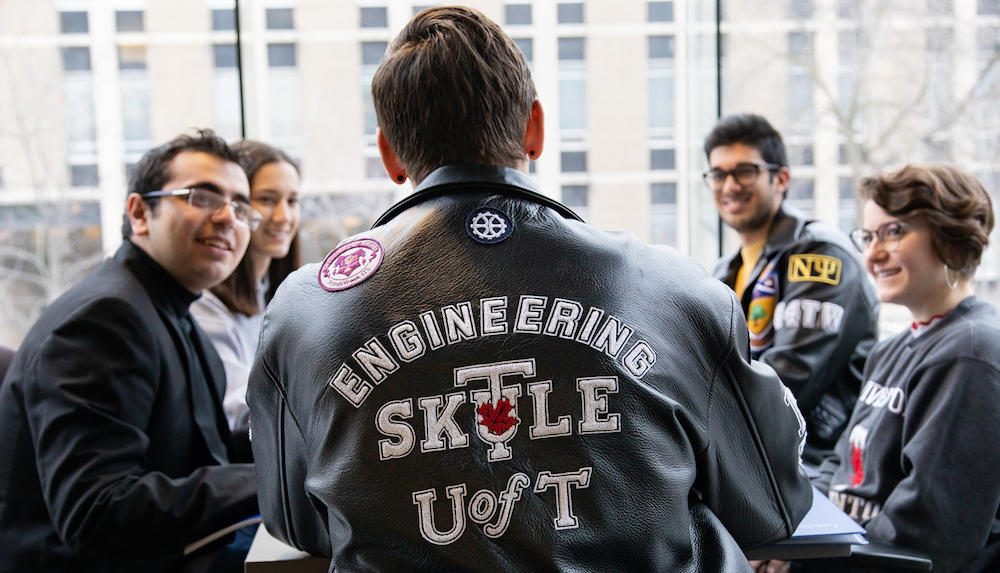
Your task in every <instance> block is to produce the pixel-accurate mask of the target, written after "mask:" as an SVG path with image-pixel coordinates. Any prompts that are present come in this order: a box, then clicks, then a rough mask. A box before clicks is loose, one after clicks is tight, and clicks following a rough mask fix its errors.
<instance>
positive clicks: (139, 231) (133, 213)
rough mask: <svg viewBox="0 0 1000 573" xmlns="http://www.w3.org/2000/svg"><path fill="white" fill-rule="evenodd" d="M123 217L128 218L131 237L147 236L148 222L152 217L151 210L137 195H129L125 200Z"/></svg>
mask: <svg viewBox="0 0 1000 573" xmlns="http://www.w3.org/2000/svg"><path fill="white" fill-rule="evenodd" d="M125 215H126V216H128V223H129V225H131V226H132V234H133V235H137V236H143V235H148V234H149V220H150V219H151V218H152V217H153V208H152V207H150V206H149V204H148V203H146V201H144V200H143V198H142V196H140V195H139V194H138V193H130V194H129V196H128V198H127V199H126V200H125Z"/></svg>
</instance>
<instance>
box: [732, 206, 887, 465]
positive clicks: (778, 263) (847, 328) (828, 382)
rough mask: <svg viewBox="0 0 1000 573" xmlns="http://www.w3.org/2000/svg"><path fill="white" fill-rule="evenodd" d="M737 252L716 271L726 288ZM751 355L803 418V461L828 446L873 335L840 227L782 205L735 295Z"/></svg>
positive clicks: (863, 286) (868, 303) (819, 456)
mask: <svg viewBox="0 0 1000 573" xmlns="http://www.w3.org/2000/svg"><path fill="white" fill-rule="evenodd" d="M742 264H743V258H742V257H741V256H740V253H739V251H737V252H736V253H735V254H733V255H732V256H730V257H726V258H724V259H723V260H721V261H720V262H719V264H718V266H717V267H716V268H715V272H714V275H715V278H717V279H719V280H721V281H722V282H724V283H726V284H727V285H729V286H730V287H732V286H733V285H734V284H735V283H736V273H737V272H738V271H739V269H740V266H741V265H742ZM741 302H742V306H743V312H744V313H745V316H746V317H747V324H748V325H749V327H750V339H751V340H750V344H751V356H752V357H753V358H756V359H758V360H761V361H763V362H765V363H766V364H768V365H769V366H771V367H772V368H774V370H775V371H776V372H777V373H778V376H779V377H781V381H782V382H784V383H785V385H786V386H788V387H789V388H791V390H792V393H793V394H795V397H796V399H797V400H798V403H799V408H800V409H801V410H802V413H803V415H804V416H805V418H806V427H807V428H808V431H809V436H808V438H807V441H806V451H805V457H806V460H807V461H809V462H811V463H813V464H816V465H818V464H819V463H820V462H822V461H823V458H824V457H825V456H826V455H828V454H830V453H832V449H833V445H834V444H835V443H836V442H837V438H838V437H839V436H840V434H841V433H842V432H843V431H844V428H845V427H846V426H847V419H848V418H849V417H850V415H851V411H852V410H853V408H854V402H855V401H856V400H857V397H858V393H859V392H860V390H861V380H862V375H861V373H862V370H863V368H864V365H865V358H866V357H867V356H868V353H869V352H870V351H871V348H872V346H873V345H874V344H875V342H876V340H877V338H878V299H877V298H876V295H875V285H874V284H873V283H872V281H871V279H870V277H869V276H868V273H867V272H866V271H865V269H864V267H863V266H862V264H861V260H860V257H859V256H858V252H857V249H856V248H855V247H854V245H852V244H851V242H850V240H849V239H848V238H847V237H846V236H845V235H844V234H843V233H842V232H840V231H839V230H837V229H834V228H832V227H830V226H829V225H826V224H825V223H822V222H819V221H815V220H812V219H809V218H807V217H806V216H805V215H804V214H803V213H802V212H800V211H798V210H796V209H794V208H792V207H790V206H788V205H782V206H781V209H780V210H779V211H778V213H777V215H775V218H774V221H773V223H772V224H771V232H770V234H769V235H768V238H767V244H766V245H765V246H764V251H763V252H762V253H761V255H760V259H758V261H757V264H756V266H755V267H754V269H753V271H752V272H751V273H750V277H749V280H748V281H747V287H746V290H745V291H744V292H743V297H742V301H741Z"/></svg>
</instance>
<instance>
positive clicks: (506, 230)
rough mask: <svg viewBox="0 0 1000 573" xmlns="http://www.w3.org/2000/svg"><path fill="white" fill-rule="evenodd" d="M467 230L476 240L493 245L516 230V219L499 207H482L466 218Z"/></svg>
mask: <svg viewBox="0 0 1000 573" xmlns="http://www.w3.org/2000/svg"><path fill="white" fill-rule="evenodd" d="M465 232H466V233H468V234H469V236H470V237H472V239H473V240H474V241H478V242H480V243H484V244H487V245H491V244H493V243H499V242H500V241H502V240H504V239H506V238H507V237H509V236H510V235H511V233H513V232H514V221H513V220H511V218H510V217H508V216H507V214H506V213H504V212H503V211H501V210H499V209H494V208H493V207H480V208H478V209H476V210H474V211H473V212H471V213H469V216H468V217H466V218H465Z"/></svg>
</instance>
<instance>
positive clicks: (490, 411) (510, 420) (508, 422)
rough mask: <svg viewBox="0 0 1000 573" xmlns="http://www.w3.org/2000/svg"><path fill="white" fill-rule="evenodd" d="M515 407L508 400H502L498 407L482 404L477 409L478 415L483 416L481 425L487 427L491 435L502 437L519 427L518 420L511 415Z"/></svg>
mask: <svg viewBox="0 0 1000 573" xmlns="http://www.w3.org/2000/svg"><path fill="white" fill-rule="evenodd" d="M513 409H514V406H512V405H511V403H510V402H509V401H507V399H506V398H500V400H499V401H498V402H497V405H496V406H493V405H492V404H490V403H489V402H486V403H484V404H481V405H480V406H479V408H477V409H476V413H478V414H479V415H480V416H482V418H483V419H482V420H480V421H479V424H480V425H482V426H486V430H487V431H489V433H491V434H496V435H498V436H499V435H500V434H502V433H504V432H506V431H507V430H509V429H511V428H513V427H514V426H516V425H517V419H515V418H514V417H513V416H511V415H510V412H511V410H513Z"/></svg>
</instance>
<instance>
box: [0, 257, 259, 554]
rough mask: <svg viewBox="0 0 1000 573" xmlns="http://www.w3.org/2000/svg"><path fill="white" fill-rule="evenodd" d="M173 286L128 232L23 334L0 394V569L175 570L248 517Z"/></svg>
mask: <svg viewBox="0 0 1000 573" xmlns="http://www.w3.org/2000/svg"><path fill="white" fill-rule="evenodd" d="M171 281H172V277H170V275H168V274H167V273H166V271H164V270H163V269H162V268H161V267H159V266H158V265H156V264H155V263H153V262H152V259H149V258H148V256H146V255H145V253H143V252H142V251H141V250H140V249H138V247H135V246H134V245H132V244H131V243H129V242H127V241H126V243H125V244H124V245H123V246H122V248H121V249H120V250H119V251H118V253H117V254H116V255H115V257H114V258H113V259H108V260H106V261H105V262H104V263H102V264H101V266H99V267H98V268H97V269H96V270H95V271H94V272H93V273H92V274H91V275H89V276H88V277H87V278H85V279H84V280H83V282H81V283H80V284H79V285H77V286H76V287H74V288H72V289H70V290H69V291H68V292H67V293H65V294H64V295H63V296H61V297H60V298H59V299H58V300H56V301H55V302H54V303H52V305H51V306H50V307H49V308H48V309H47V310H46V311H45V313H43V314H42V316H41V317H40V318H39V319H38V321H37V323H36V324H35V325H34V327H33V328H32V329H31V331H30V332H29V333H28V335H27V337H26V338H25V340H24V342H23V343H22V345H21V347H20V349H19V351H18V354H17V356H16V357H15V359H14V362H13V364H12V365H11V368H10V371H9V373H8V376H7V378H6V380H5V382H4V385H3V388H2V389H0V571H36V572H37V571H60V572H68V571H83V570H87V571H161V570H176V569H177V568H179V565H180V563H181V562H182V560H183V558H182V556H181V555H182V552H183V549H184V546H185V545H187V544H189V543H191V542H193V541H196V540H198V539H200V538H202V537H204V536H205V535H207V534H209V533H211V532H213V531H215V530H217V529H219V528H221V527H224V526H226V525H228V524H230V523H233V522H236V521H239V520H240V519H243V518H246V517H250V516H252V515H254V514H255V513H257V501H256V478H255V476H254V469H253V466H252V465H249V464H229V463H228V460H229V459H230V456H231V455H232V444H231V441H230V439H229V436H228V432H226V431H225V428H226V422H225V417H224V415H223V412H222V408H221V404H220V402H219V398H218V396H220V395H221V389H222V385H223V384H224V383H225V374H224V372H223V368H222V363H221V360H219V357H218V355H217V354H216V353H215V351H214V349H212V345H211V343H208V342H207V337H205V335H204V333H201V332H200V329H197V327H195V328H196V329H197V330H196V332H197V334H196V335H195V336H194V340H195V344H200V346H201V347H202V348H201V352H202V353H203V355H204V360H205V363H206V366H207V368H206V370H207V372H205V378H207V379H208V381H209V384H207V385H206V384H205V383H204V381H203V382H202V383H201V384H196V383H194V382H193V380H203V379H202V378H201V377H200V376H198V375H196V373H195V372H194V371H193V370H192V365H194V364H196V362H195V361H196V360H198V357H197V355H194V352H193V349H187V348H186V347H185V345H184V343H183V335H182V333H183V332H184V330H182V329H183V328H184V326H183V324H182V322H181V317H182V316H183V315H184V314H185V313H186V311H187V304H190V300H187V301H186V303H185V301H184V300H183V296H182V297H181V300H178V297H177V296H176V294H177V292H178V291H177V290H176V288H177V287H179V286H180V285H178V284H177V283H176V281H173V282H171ZM187 295H188V296H189V297H190V298H191V299H193V298H195V297H194V295H190V293H187ZM212 386H214V388H212Z"/></svg>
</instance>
